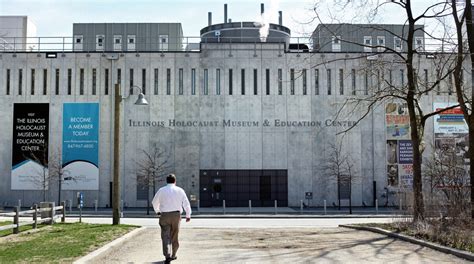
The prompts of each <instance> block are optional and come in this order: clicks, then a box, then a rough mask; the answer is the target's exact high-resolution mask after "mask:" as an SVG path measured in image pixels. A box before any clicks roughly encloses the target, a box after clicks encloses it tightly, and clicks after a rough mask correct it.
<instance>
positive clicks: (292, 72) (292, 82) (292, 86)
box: [290, 69, 295, 95]
mask: <svg viewBox="0 0 474 264" xmlns="http://www.w3.org/2000/svg"><path fill="white" fill-rule="evenodd" d="M290 94H291V95H294V94H295V69H290Z"/></svg>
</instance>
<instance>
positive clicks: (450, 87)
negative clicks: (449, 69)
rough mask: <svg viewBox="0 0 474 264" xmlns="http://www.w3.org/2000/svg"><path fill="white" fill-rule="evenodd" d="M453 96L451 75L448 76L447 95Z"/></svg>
mask: <svg viewBox="0 0 474 264" xmlns="http://www.w3.org/2000/svg"><path fill="white" fill-rule="evenodd" d="M452 94H453V74H452V73H450V74H449V75H448V95H452Z"/></svg>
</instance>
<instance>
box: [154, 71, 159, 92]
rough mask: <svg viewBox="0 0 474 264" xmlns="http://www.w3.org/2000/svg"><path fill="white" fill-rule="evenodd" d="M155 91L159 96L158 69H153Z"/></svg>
mask: <svg viewBox="0 0 474 264" xmlns="http://www.w3.org/2000/svg"><path fill="white" fill-rule="evenodd" d="M153 91H154V94H158V69H157V68H155V69H153Z"/></svg>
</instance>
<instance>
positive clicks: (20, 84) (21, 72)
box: [18, 69, 23, 95]
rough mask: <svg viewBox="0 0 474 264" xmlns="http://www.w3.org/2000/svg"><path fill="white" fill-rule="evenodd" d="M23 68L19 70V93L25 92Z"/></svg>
mask: <svg viewBox="0 0 474 264" xmlns="http://www.w3.org/2000/svg"><path fill="white" fill-rule="evenodd" d="M22 89H23V69H19V70H18V95H21V94H22V93H23V91H22Z"/></svg>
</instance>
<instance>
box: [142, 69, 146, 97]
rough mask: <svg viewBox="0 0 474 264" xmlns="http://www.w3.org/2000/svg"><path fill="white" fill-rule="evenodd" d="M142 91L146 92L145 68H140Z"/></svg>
mask: <svg viewBox="0 0 474 264" xmlns="http://www.w3.org/2000/svg"><path fill="white" fill-rule="evenodd" d="M142 93H143V94H146V69H142Z"/></svg>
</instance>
